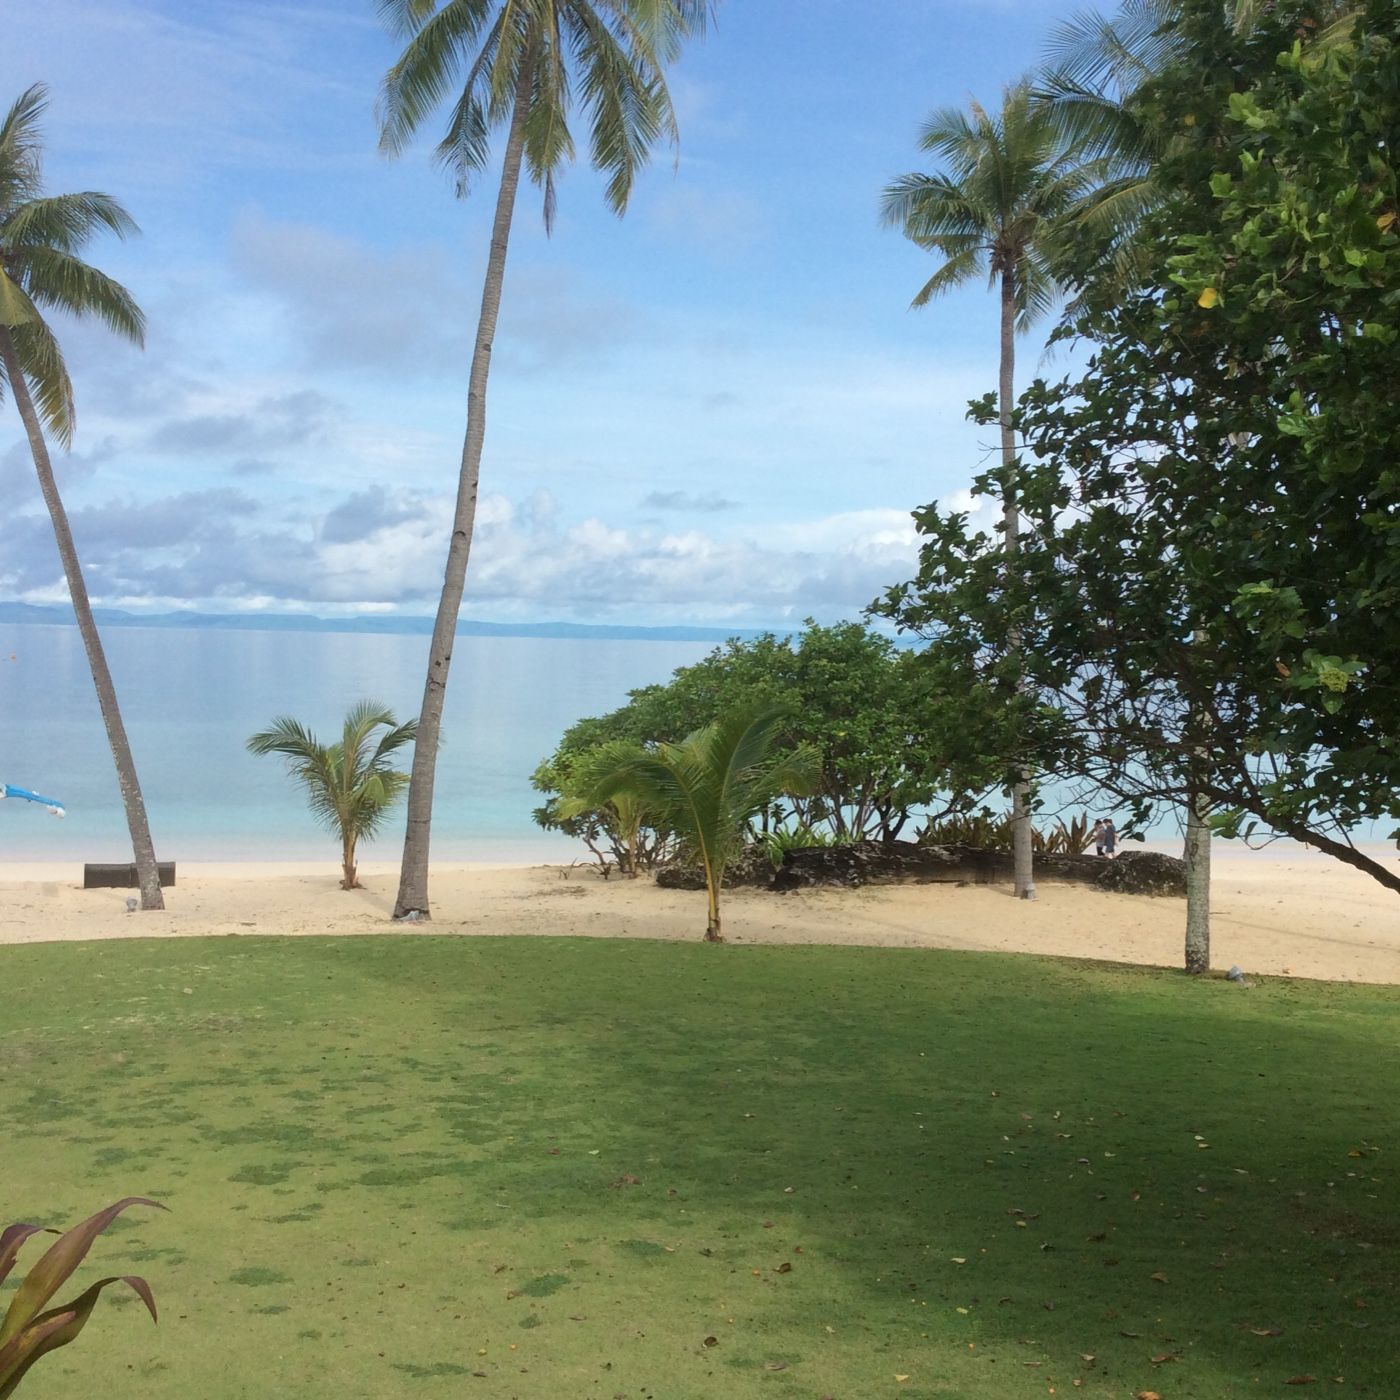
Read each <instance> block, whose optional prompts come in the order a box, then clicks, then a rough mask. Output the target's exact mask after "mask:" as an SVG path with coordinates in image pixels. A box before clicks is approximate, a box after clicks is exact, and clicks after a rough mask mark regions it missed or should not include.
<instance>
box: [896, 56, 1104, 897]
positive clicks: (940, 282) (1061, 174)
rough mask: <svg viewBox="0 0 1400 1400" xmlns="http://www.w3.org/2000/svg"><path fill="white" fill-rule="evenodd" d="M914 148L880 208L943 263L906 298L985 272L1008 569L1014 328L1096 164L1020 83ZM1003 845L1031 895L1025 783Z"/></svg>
mask: <svg viewBox="0 0 1400 1400" xmlns="http://www.w3.org/2000/svg"><path fill="white" fill-rule="evenodd" d="M919 144H920V146H921V147H922V149H923V150H925V151H928V152H929V153H931V154H932V155H935V156H938V157H939V158H940V160H941V162H942V168H941V169H940V170H939V171H938V172H937V173H935V174H931V175H928V174H912V175H902V176H900V177H899V179H897V180H895V181H894V183H893V184H891V185H889V186H888V187H887V188H886V190H885V192H884V200H883V205H882V213H883V217H884V220H885V222H886V223H888V224H892V225H896V226H898V227H899V228H900V229H902V230H903V232H904V234H905V236H906V237H907V238H909V239H911V240H912V241H913V242H914V243H917V244H918V245H919V247H921V248H924V249H927V250H928V251H929V252H932V253H937V254H938V255H939V256H940V257H941V258H942V259H943V262H942V265H941V266H940V267H939V268H938V270H937V271H936V272H935V273H934V274H933V276H932V277H930V278H929V280H928V281H927V282H925V283H924V285H923V287H922V288H921V289H920V290H919V293H918V295H917V296H916V297H915V298H914V301H913V305H914V306H915V307H922V306H926V305H928V303H929V302H930V301H932V300H933V299H934V298H935V297H937V296H940V295H942V294H943V293H944V292H947V291H950V290H952V289H953V288H954V287H959V286H962V285H963V284H965V283H967V282H970V281H972V280H974V279H977V278H983V277H985V278H986V279H987V281H988V285H989V286H991V287H993V288H995V289H996V290H997V291H998V292H999V295H1000V302H1001V365H1000V374H999V376H998V381H997V383H998V391H997V400H998V419H999V423H1000V428H1001V461H1002V530H1003V534H1004V540H1005V549H1006V555H1007V566H1008V568H1011V567H1014V563H1013V561H1014V559H1015V555H1016V553H1017V549H1018V544H1019V539H1020V511H1019V508H1018V505H1017V499H1016V439H1015V434H1014V432H1013V429H1012V422H1011V414H1012V406H1013V404H1014V403H1015V379H1016V333H1017V331H1025V330H1027V329H1028V328H1029V327H1030V326H1031V325H1032V324H1033V323H1034V322H1035V321H1036V320H1037V319H1038V318H1039V317H1041V316H1042V315H1044V314H1045V313H1046V312H1047V311H1049V310H1050V308H1051V307H1052V306H1053V305H1054V303H1055V301H1056V299H1057V297H1058V296H1059V294H1060V290H1061V288H1060V284H1059V280H1058V278H1057V276H1056V267H1057V241H1058V239H1059V238H1060V235H1061V230H1062V228H1063V226H1064V221H1065V219H1066V217H1067V216H1068V215H1070V214H1071V213H1072V212H1073V211H1074V210H1075V209H1077V208H1078V207H1079V205H1080V203H1081V201H1082V200H1083V199H1084V197H1085V195H1086V193H1087V192H1088V191H1090V190H1091V189H1093V188H1094V186H1095V183H1096V181H1097V180H1098V179H1099V178H1100V171H1099V170H1098V169H1096V168H1095V167H1094V166H1093V165H1092V164H1089V163H1086V162H1084V161H1083V160H1081V159H1080V158H1079V156H1078V154H1077V152H1076V151H1075V149H1074V148H1073V146H1072V145H1070V144H1069V143H1068V142H1067V141H1066V140H1065V139H1064V138H1063V136H1062V135H1061V134H1060V132H1059V130H1058V128H1057V125H1056V123H1055V121H1054V120H1053V118H1052V115H1051V113H1050V111H1049V110H1048V109H1047V108H1046V107H1045V106H1043V105H1040V104H1037V103H1035V102H1034V101H1033V100H1032V97H1031V92H1030V88H1029V87H1028V85H1027V84H1025V83H1021V84H1018V85H1016V86H1014V87H1010V88H1008V89H1007V90H1006V92H1005V94H1004V96H1003V99H1002V106H1001V111H1000V112H998V113H995V114H993V113H989V112H987V111H985V110H984V109H983V108H982V107H980V106H978V105H977V104H976V103H973V104H972V107H971V110H970V112H962V111H959V110H957V109H955V108H945V109H944V110H942V111H938V112H935V113H934V114H933V116H932V117H931V118H930V119H929V120H928V122H927V123H926V124H925V125H924V127H923V130H922V132H921V134H920V142H919ZM1012 816H1013V825H1012V850H1013V853H1014V866H1015V882H1016V893H1017V894H1018V895H1019V896H1020V897H1021V898H1022V899H1034V898H1035V879H1034V872H1033V869H1032V847H1031V840H1032V837H1031V819H1030V781H1029V775H1028V774H1026V773H1024V772H1023V773H1022V774H1021V775H1020V776H1019V778H1018V780H1017V781H1016V782H1015V783H1014V784H1013V786H1012Z"/></svg>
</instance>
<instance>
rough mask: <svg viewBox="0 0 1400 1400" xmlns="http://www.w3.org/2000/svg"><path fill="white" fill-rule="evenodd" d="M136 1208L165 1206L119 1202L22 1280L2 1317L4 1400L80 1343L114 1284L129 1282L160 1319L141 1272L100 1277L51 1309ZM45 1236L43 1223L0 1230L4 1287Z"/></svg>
mask: <svg viewBox="0 0 1400 1400" xmlns="http://www.w3.org/2000/svg"><path fill="white" fill-rule="evenodd" d="M130 1206H156V1207H157V1208H158V1209H164V1207H162V1206H160V1205H159V1202H157V1201H151V1200H147V1199H146V1198H145V1197H144V1196H128V1197H126V1199H125V1200H121V1201H117V1202H116V1203H115V1204H114V1205H110V1206H108V1207H107V1208H106V1209H105V1210H100V1211H98V1212H97V1214H96V1215H93V1216H90V1217H89V1218H88V1219H86V1220H84V1221H82V1222H81V1223H80V1224H77V1225H75V1226H73V1228H72V1229H71V1230H68V1231H67V1232H65V1233H63V1234H61V1235H59V1237H58V1239H57V1240H55V1241H54V1243H52V1244H51V1245H50V1246H49V1247H48V1249H47V1250H45V1251H44V1253H43V1255H42V1256H41V1257H40V1258H39V1260H38V1262H37V1263H35V1264H34V1265H33V1266H32V1267H31V1268H30V1270H29V1272H28V1273H27V1274H25V1276H24V1277H23V1278H22V1279H21V1280H20V1281H19V1285H18V1287H17V1288H16V1289H15V1290H14V1293H13V1295H12V1296H11V1298H10V1304H9V1307H8V1308H7V1309H6V1311H5V1315H4V1317H3V1318H0V1400H8V1397H9V1396H11V1395H13V1394H14V1393H15V1392H16V1390H17V1389H18V1388H19V1383H20V1382H21V1381H22V1380H23V1379H24V1378H25V1376H26V1375H27V1374H28V1373H29V1370H30V1368H31V1367H32V1366H33V1365H34V1364H35V1363H36V1362H37V1361H39V1360H41V1359H42V1358H43V1357H45V1356H47V1355H48V1354H49V1353H50V1352H53V1351H57V1350H58V1348H59V1347H64V1346H67V1345H68V1344H69V1343H70V1342H72V1341H74V1340H76V1338H77V1336H78V1334H79V1333H80V1332H81V1331H82V1330H83V1328H84V1327H85V1326H86V1325H87V1320H88V1318H89V1317H91V1316H92V1312H93V1309H94V1308H95V1307H96V1306H97V1300H98V1298H100V1297H101V1296H102V1292H103V1290H104V1289H105V1288H108V1287H109V1286H110V1285H111V1284H114V1283H124V1284H126V1286H127V1287H128V1288H130V1289H131V1291H132V1292H133V1293H135V1294H136V1296H137V1297H138V1298H139V1299H140V1300H141V1301H142V1303H144V1304H145V1306H146V1310H147V1312H149V1313H150V1315H151V1321H152V1322H154V1321H155V1320H156V1301H155V1298H154V1296H153V1295H152V1293H151V1289H150V1285H149V1284H148V1283H147V1282H146V1280H145V1279H143V1278H140V1277H138V1276H136V1275H135V1274H123V1275H121V1276H120V1277H112V1278H102V1279H98V1280H97V1282H96V1283H94V1284H90V1285H89V1286H88V1287H87V1288H86V1289H84V1290H83V1292H81V1293H80V1294H78V1296H77V1297H76V1298H73V1299H71V1300H70V1301H69V1302H67V1303H60V1304H58V1305H57V1306H56V1307H49V1306H48V1305H49V1303H51V1302H52V1301H53V1297H54V1295H55V1294H56V1293H57V1292H58V1290H59V1289H60V1288H62V1287H63V1285H64V1284H65V1283H67V1282H68V1280H69V1279H70V1278H71V1277H72V1276H73V1274H74V1273H75V1272H76V1271H77V1269H78V1266H79V1265H80V1264H81V1263H82V1262H83V1260H84V1259H86V1258H87V1255H88V1251H89V1250H90V1249H91V1248H92V1246H93V1244H94V1242H95V1241H96V1240H97V1237H98V1236H99V1235H100V1234H102V1232H103V1231H104V1230H106V1229H107V1228H108V1227H109V1226H110V1225H111V1224H112V1223H113V1222H114V1221H115V1220H116V1219H117V1217H118V1216H119V1215H121V1213H122V1212H123V1211H124V1210H126V1209H127V1208H128V1207H130ZM45 1233H49V1232H46V1231H45V1229H44V1227H43V1226H41V1225H26V1224H22V1223H19V1222H16V1223H15V1224H13V1225H8V1226H6V1227H5V1229H4V1230H3V1231H0V1283H3V1282H4V1281H5V1279H6V1278H7V1277H8V1276H9V1275H10V1273H11V1272H12V1271H13V1269H14V1267H15V1264H16V1262H17V1261H18V1259H19V1253H20V1250H21V1248H22V1247H23V1246H24V1244H25V1242H26V1241H27V1240H29V1239H32V1238H33V1237H34V1236H36V1235H42V1234H45ZM52 1233H55V1234H57V1233H58V1232H57V1231H53V1232H52Z"/></svg>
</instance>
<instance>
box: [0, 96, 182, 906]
mask: <svg viewBox="0 0 1400 1400" xmlns="http://www.w3.org/2000/svg"><path fill="white" fill-rule="evenodd" d="M46 105H47V96H46V94H45V90H44V88H43V86H42V85H41V84H35V85H34V86H33V87H31V88H29V89H27V90H26V91H25V92H24V93H23V94H21V96H20V98H19V100H18V101H17V102H16V103H15V104H14V106H13V107H11V108H10V110H9V113H8V114H7V115H6V117H5V120H4V122H3V123H0V396H3V393H4V390H5V387H6V386H7V385H8V386H9V390H10V393H11V395H12V396H13V397H14V401H15V407H16V408H17V409H18V410H19V416H20V419H21V420H22V421H23V423H24V431H25V433H26V435H27V436H28V438H29V450H30V453H31V455H32V456H33V458H34V470H35V472H36V474H37V475H38V478H39V490H40V492H41V494H42V495H43V497H44V504H45V505H46V506H47V507H48V511H49V519H50V520H51V521H52V523H53V533H54V539H55V540H56V541H57V543H58V555H59V559H60V560H61V561H62V563H63V574H64V577H65V578H66V579H67V581H68V592H69V594H70V595H71V597H72V599H73V613H74V616H75V617H76V619H77V623H78V632H79V634H80V635H81V636H82V639H83V648H84V650H85V651H86V652H87V659H88V667H89V669H90V670H91V671H92V679H93V684H94V685H95V686H96V687H97V703H98V707H99V709H100V710H101V711H102V722H103V724H104V725H105V727H106V730H107V742H108V743H109V745H110V746H111V749H112V759H113V762H114V763H115V764H116V768H117V785H118V787H119V788H120V789H121V795H122V805H123V807H124V808H125V811H126V823H127V827H128V829H129V831H130V833H131V848H132V854H133V856H134V857H135V861H136V875H137V882H138V884H139V885H140V887H141V907H142V908H143V909H163V908H164V907H165V900H164V898H163V897H162V895H161V892H160V874H159V870H158V867H157V864H156V852H155V844H154V843H153V842H152V840H151V827H150V823H149V822H148V821H147V819H146V804H145V800H144V799H143V797H142V796H141V784H140V782H139V781H138V779H137V776H136V760H135V759H134V758H133V757H132V755H131V744H130V743H129V742H128V740H127V737H126V726H125V724H123V722H122V714H121V708H120V706H119V705H118V704H117V689H116V686H115V685H114V684H113V682H112V672H111V670H110V669H109V668H108V666H107V657H106V654H105V652H104V651H103V649H102V638H101V636H100V635H99V634H98V631H97V623H96V622H95V621H94V620H93V616H92V607H91V605H90V604H89V602H88V592H87V583H86V581H85V580H84V578H83V569H82V565H81V563H80V562H79V560H78V550H77V546H76V545H75V544H74V543H73V531H72V529H71V528H70V526H69V524H68V512H67V511H66V510H65V508H64V505H63V498H62V497H61V496H60V495H59V493H58V483H57V481H56V480H55V479H54V472H53V462H52V461H51V460H50V458H49V448H48V443H47V442H46V441H45V440H44V429H45V428H47V429H48V431H49V433H50V434H52V436H53V437H54V439H55V440H56V441H57V442H58V443H59V445H60V446H61V447H65V448H66V447H68V446H69V444H70V443H71V442H72V440H73V420H74V412H73V385H72V382H71V381H70V380H69V378H68V369H67V366H66V365H65V364H64V362H63V352H62V351H61V350H60V349H59V346H58V340H57V339H56V338H55V336H54V333H53V330H52V328H51V327H50V326H49V324H48V322H47V321H45V319H44V314H43V313H44V312H45V311H50V310H57V311H62V312H66V313H67V314H68V315H70V316H78V317H90V316H95V317H97V319H98V320H99V321H102V322H104V323H105V324H106V326H107V327H108V329H109V330H112V331H114V332H116V334H117V335H119V336H122V337H123V338H124V339H126V340H129V341H131V342H133V343H134V344H136V345H140V344H141V343H142V339H143V336H144V334H145V318H144V317H143V316H142V314H141V310H140V308H139V307H138V306H137V305H136V303H135V302H134V301H133V300H132V298H131V294H130V293H129V292H128V291H127V290H126V288H125V287H123V286H121V285H120V283H117V282H114V281H113V280H112V279H111V278H110V277H108V276H106V275H105V274H104V273H101V272H99V271H98V270H97V269H96V268H95V267H91V266H90V265H89V264H87V263H85V262H83V261H82V260H81V259H80V258H79V257H78V253H79V252H80V251H81V250H82V248H83V246H84V244H86V243H87V242H88V241H89V240H90V239H91V238H92V236H93V235H94V234H96V233H98V232H101V231H102V230H104V229H105V230H106V231H107V232H109V233H115V234H116V235H117V237H118V238H125V237H127V236H128V235H129V234H134V233H136V232H137V228H136V225H135V224H134V223H133V222H132V219H131V216H130V215H129V214H128V213H127V212H126V210H125V209H123V208H122V207H121V205H120V204H118V203H117V201H116V200H115V199H113V198H112V197H111V196H110V195H106V194H98V193H96V192H95V191H92V190H85V191H83V192H81V193H79V194H61V195H45V194H44V193H43V179H42V170H41V158H42V155H43V145H42V142H41V140H40V134H39V119H40V118H41V117H42V116H43V114H44V108H45V106H46Z"/></svg>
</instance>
